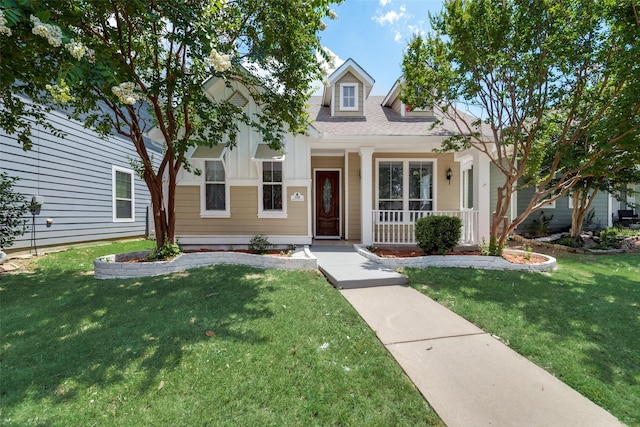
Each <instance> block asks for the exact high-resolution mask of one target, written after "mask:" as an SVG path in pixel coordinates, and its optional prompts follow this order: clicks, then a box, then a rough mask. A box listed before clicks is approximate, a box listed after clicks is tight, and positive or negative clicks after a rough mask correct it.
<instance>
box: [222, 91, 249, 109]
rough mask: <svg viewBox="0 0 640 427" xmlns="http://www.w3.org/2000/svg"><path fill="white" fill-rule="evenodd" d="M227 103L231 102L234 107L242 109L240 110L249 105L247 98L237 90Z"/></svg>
mask: <svg viewBox="0 0 640 427" xmlns="http://www.w3.org/2000/svg"><path fill="white" fill-rule="evenodd" d="M227 102H229V103H230V104H232V105H235V106H236V107H240V108H244V106H245V105H247V104H248V103H249V101H248V100H247V98H245V97H244V96H243V95H242V94H241V93H240V92H238V91H237V90H236V91H234V92H233V93H232V94H231V96H230V97H229V99H227Z"/></svg>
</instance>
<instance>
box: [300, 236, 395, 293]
mask: <svg viewBox="0 0 640 427" xmlns="http://www.w3.org/2000/svg"><path fill="white" fill-rule="evenodd" d="M320 242H322V243H320ZM325 242H333V245H329V244H325ZM341 242H342V243H341ZM309 249H310V250H311V252H312V253H313V254H314V255H315V257H316V258H317V259H318V268H319V269H320V271H321V272H322V273H323V274H324V275H325V276H326V277H327V279H328V280H329V282H330V283H331V284H332V285H333V286H335V287H336V288H338V289H353V288H366V287H372V286H389V285H404V284H405V283H406V281H407V279H406V278H405V277H404V276H403V275H402V274H399V273H396V272H395V271H393V270H390V269H388V268H384V267H382V266H380V265H379V264H376V263H374V262H372V261H369V260H367V259H365V258H364V257H362V256H361V255H359V254H358V253H357V252H356V251H355V249H354V248H353V242H346V241H339V240H320V241H317V240H314V242H313V245H312V246H311V247H310V248H309Z"/></svg>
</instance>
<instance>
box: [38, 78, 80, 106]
mask: <svg viewBox="0 0 640 427" xmlns="http://www.w3.org/2000/svg"><path fill="white" fill-rule="evenodd" d="M45 88H46V89H47V91H49V94H51V97H52V98H53V100H54V101H56V102H57V103H59V104H62V105H64V104H66V103H67V102H69V101H73V100H74V99H75V98H74V97H73V96H71V92H70V91H69V86H67V83H66V82H65V81H64V80H61V81H60V84H57V85H46V86H45Z"/></svg>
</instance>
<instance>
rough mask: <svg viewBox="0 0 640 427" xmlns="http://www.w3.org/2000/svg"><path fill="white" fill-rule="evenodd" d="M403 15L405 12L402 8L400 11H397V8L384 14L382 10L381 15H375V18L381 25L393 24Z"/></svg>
mask: <svg viewBox="0 0 640 427" xmlns="http://www.w3.org/2000/svg"><path fill="white" fill-rule="evenodd" d="M403 16H404V12H403V11H402V8H401V9H400V13H398V12H396V11H395V10H390V11H389V12H387V13H385V14H382V12H380V14H379V15H377V16H374V17H373V20H374V21H376V22H377V23H378V24H380V25H386V24H389V25H391V24H393V23H394V22H396V21H397V20H398V19H400V18H402V17H403Z"/></svg>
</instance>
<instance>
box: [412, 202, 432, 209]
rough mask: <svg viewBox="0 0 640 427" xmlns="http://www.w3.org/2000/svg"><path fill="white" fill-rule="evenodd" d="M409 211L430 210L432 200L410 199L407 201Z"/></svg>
mask: <svg viewBox="0 0 640 427" xmlns="http://www.w3.org/2000/svg"><path fill="white" fill-rule="evenodd" d="M409 210H410V211H430V210H433V202H432V201H430V200H411V201H409Z"/></svg>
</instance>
